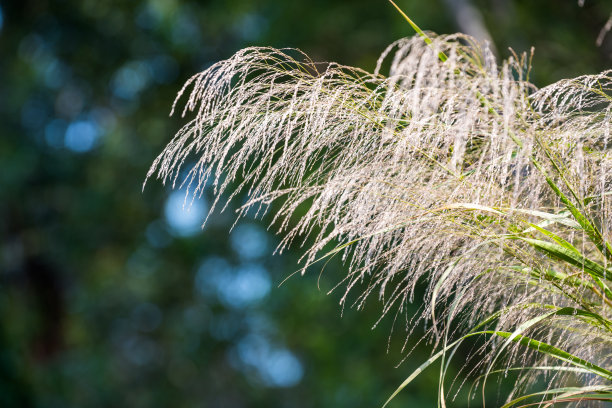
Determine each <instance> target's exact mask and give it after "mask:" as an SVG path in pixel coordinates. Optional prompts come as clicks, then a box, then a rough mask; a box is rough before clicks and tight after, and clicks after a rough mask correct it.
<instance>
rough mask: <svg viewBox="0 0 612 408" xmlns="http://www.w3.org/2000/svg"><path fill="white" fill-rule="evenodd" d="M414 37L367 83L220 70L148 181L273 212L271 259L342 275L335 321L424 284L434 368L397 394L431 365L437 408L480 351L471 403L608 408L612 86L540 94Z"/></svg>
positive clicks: (306, 73)
mask: <svg viewBox="0 0 612 408" xmlns="http://www.w3.org/2000/svg"><path fill="white" fill-rule="evenodd" d="M419 31H420V30H419ZM420 34H421V36H416V37H413V38H405V39H401V40H399V41H396V42H395V43H393V44H391V45H390V46H389V47H388V48H387V49H386V50H385V51H384V52H383V53H382V55H381V57H380V59H379V61H378V64H377V68H376V70H375V71H374V73H369V72H367V71H364V70H361V69H359V68H354V67H349V66H344V65H341V64H337V63H327V64H320V63H315V62H313V61H312V60H310V59H309V58H308V57H307V56H306V55H305V54H304V53H303V52H301V51H299V50H289V49H280V50H279V49H273V48H261V47H251V48H246V49H243V50H241V51H239V52H237V53H236V54H235V55H234V56H232V57H231V58H229V59H228V60H225V61H221V62H218V63H216V64H214V65H213V66H211V67H210V68H209V69H207V70H206V71H204V72H202V73H199V74H197V75H195V76H193V77H192V78H191V79H189V80H188V81H187V83H186V84H185V86H184V87H183V88H182V89H181V91H180V92H179V94H178V96H177V98H176V100H175V102H174V105H173V112H174V111H175V110H177V109H179V106H181V104H182V106H183V107H182V108H180V112H181V115H182V116H187V115H189V117H190V119H189V120H188V122H187V123H186V124H185V125H184V126H183V127H182V128H181V129H180V130H179V131H178V133H177V134H176V135H175V137H174V138H173V139H172V140H171V141H170V142H169V144H168V145H167V146H166V148H165V149H164V150H163V152H162V153H161V154H160V155H159V156H158V157H157V158H156V159H155V161H154V162H153V165H152V166H151V168H150V170H149V173H148V175H147V179H148V178H150V177H157V178H159V179H161V180H162V182H164V183H170V184H172V186H175V185H177V184H182V185H183V186H184V187H186V188H187V190H188V192H189V194H193V195H196V196H197V195H201V194H202V193H203V191H204V188H205V186H208V185H209V186H212V189H213V190H214V194H215V197H216V198H215V201H214V205H213V206H212V207H211V210H210V211H211V213H212V212H213V211H214V210H215V209H216V207H218V206H222V207H223V208H225V206H226V205H227V203H228V202H229V201H230V200H231V199H232V198H234V197H235V196H236V195H237V194H239V193H240V192H243V191H246V192H247V193H248V197H249V199H248V201H247V202H246V203H245V204H244V205H243V206H242V207H241V208H240V210H239V214H238V216H243V215H245V214H246V213H247V211H249V210H251V209H253V208H256V209H257V211H258V213H263V212H265V211H266V210H267V209H268V208H269V207H270V204H272V203H278V210H276V212H275V213H274V214H273V220H272V224H271V227H272V228H274V229H275V230H276V231H277V232H278V233H279V234H281V235H282V236H283V238H282V241H281V243H280V245H279V247H278V249H277V251H278V252H282V251H283V250H284V249H285V248H286V247H288V246H289V245H291V244H292V243H295V242H297V243H298V244H303V243H304V242H306V240H307V239H309V238H310V239H312V242H314V244H312V245H311V246H309V247H307V248H305V249H304V255H303V258H302V262H303V264H302V269H301V271H302V272H305V271H306V269H307V268H308V267H310V266H311V265H313V264H314V263H315V262H317V261H319V260H321V259H325V258H328V257H332V256H341V257H342V259H343V260H344V262H345V264H346V275H345V276H344V278H342V284H343V286H344V288H345V289H344V296H343V297H342V303H343V304H344V303H346V302H348V299H349V298H348V294H349V293H351V292H352V291H353V289H354V288H355V287H359V288H360V290H362V291H361V292H360V293H357V294H356V299H357V300H356V301H355V302H354V303H353V304H354V306H356V307H357V308H361V307H363V305H364V304H365V302H366V300H367V299H369V298H370V297H377V298H378V299H379V300H380V301H381V302H382V303H383V304H384V312H383V314H387V313H391V312H392V311H395V312H400V313H401V312H403V311H404V309H405V306H406V304H407V303H409V302H412V301H413V300H414V299H413V298H414V293H415V287H416V285H417V282H427V291H426V294H425V298H424V299H423V301H424V305H425V306H424V307H423V308H422V309H421V313H420V314H419V315H418V316H415V317H413V318H412V319H411V317H410V316H407V318H406V336H410V335H411V333H412V328H413V327H414V326H415V325H416V324H418V323H425V324H427V327H429V328H430V329H429V331H428V334H427V336H428V338H429V339H431V340H433V341H434V346H435V350H436V351H435V352H434V354H433V355H432V357H431V358H430V359H429V360H427V361H426V362H425V363H424V364H423V366H422V367H421V368H420V369H419V370H417V371H416V372H415V373H413V375H411V376H410V377H408V378H407V379H406V381H405V382H404V384H402V385H401V386H400V387H399V388H398V390H397V391H396V393H397V392H399V391H400V390H401V389H402V388H404V387H405V386H406V385H407V384H408V383H409V382H410V381H411V380H412V379H413V378H414V376H416V375H418V373H420V372H421V371H422V370H423V369H425V368H427V367H428V366H429V365H431V364H432V363H434V362H435V361H437V360H442V364H441V371H440V389H439V403H438V404H439V406H443V407H445V406H446V404H447V402H446V396H447V395H448V394H449V393H451V392H450V390H447V389H446V388H445V382H446V381H445V374H446V368H447V361H448V360H449V358H451V357H452V355H453V354H454V350H455V349H456V348H457V347H458V346H459V345H460V344H461V343H462V342H463V341H465V340H466V339H468V338H471V337H476V336H478V337H481V338H484V339H485V341H484V343H483V345H482V346H481V347H480V348H479V349H478V350H476V351H475V352H474V354H473V357H474V358H475V359H476V360H477V361H478V362H477V364H476V369H475V370H477V371H478V372H479V373H480V375H481V377H480V378H479V380H478V381H477V385H479V386H480V385H481V386H482V387H484V385H485V383H486V379H487V377H488V376H490V375H492V374H494V373H496V372H499V370H501V372H504V371H510V370H512V371H518V372H519V377H518V380H517V382H516V386H515V391H514V392H513V393H512V394H511V395H510V396H508V399H507V401H506V405H505V406H506V407H511V406H518V405H519V404H523V405H522V406H528V405H525V404H528V403H533V404H535V405H537V406H543V407H544V406H552V405H553V404H554V403H556V402H567V403H569V404H573V405H580V406H591V405H593V406H596V404H598V403H600V401H608V402H609V401H612V372H611V371H610V369H612V368H611V367H612V354H611V353H612V322H611V321H610V320H609V319H610V312H611V310H612V291H611V290H610V288H609V285H610V282H611V281H612V266H611V261H612V247H611V245H610V239H611V234H612V228H611V225H612V217H611V215H612V195H611V194H612V191H611V190H610V188H611V187H610V186H612V138H611V136H612V135H611V130H612V70H608V71H605V72H602V73H600V74H596V75H585V76H581V77H578V78H573V79H567V80H562V81H559V82H557V83H554V84H552V85H549V86H547V87H545V88H543V89H539V90H538V89H536V87H535V86H534V85H533V84H531V83H530V82H529V80H528V75H529V69H530V57H529V56H527V55H524V54H523V55H520V56H519V55H514V56H513V57H511V58H509V59H507V60H506V61H504V62H502V63H501V64H498V63H497V62H496V58H495V57H494V55H493V53H492V52H491V51H490V50H489V49H488V48H487V47H486V46H483V45H481V44H479V43H478V42H477V41H476V40H475V39H473V38H471V37H469V36H465V35H461V34H456V35H447V36H435V35H433V34H429V35H427V34H425V33H423V32H420ZM423 36H425V38H426V39H427V41H423ZM441 56H443V57H441ZM387 65H388V66H390V68H389V72H388V74H387V75H383V74H381V71H382V67H383V66H387ZM187 165H189V166H191V167H189V168H188V171H187V177H186V178H185V179H183V178H182V174H183V173H182V172H181V171H182V170H183V168H186V167H188V166H187ZM303 205H308V210H307V211H306V212H305V213H304V214H300V215H299V219H298V221H297V223H291V222H290V219H293V218H294V216H297V215H298V213H296V210H297V209H298V208H301V207H302V206H303ZM330 245H334V248H333V249H332V250H329V249H328V248H329V246H330ZM364 284H365V285H364ZM341 286H342V285H341ZM364 287H365V290H363V288H364ZM466 367H467V366H466ZM541 380H544V381H545V383H546V384H548V387H547V389H546V390H545V391H542V392H539V393H533V391H530V390H531V388H530V387H531V385H533V384H534V383H535V382H537V381H541ZM459 383H460V382H459ZM575 384H579V386H572V387H570V386H569V385H575ZM459 385H460V384H459ZM451 388H452V385H451ZM530 392H531V393H530ZM394 395H395V394H394ZM392 398H393V396H392V397H391V398H390V400H391V399H392ZM534 401H535V402H534ZM388 402H389V401H388ZM601 403H602V404H603V402H601Z"/></svg>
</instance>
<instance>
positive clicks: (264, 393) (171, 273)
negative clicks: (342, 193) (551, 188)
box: [0, 0, 612, 407]
mask: <svg viewBox="0 0 612 408" xmlns="http://www.w3.org/2000/svg"><path fill="white" fill-rule="evenodd" d="M397 3H398V4H399V5H400V7H402V8H403V9H404V10H405V11H406V12H407V13H408V14H409V15H410V16H411V17H412V18H413V19H414V20H416V21H417V22H418V23H419V24H420V25H421V26H422V27H423V28H426V29H429V30H432V31H435V32H438V33H451V32H455V31H458V30H461V31H464V32H466V31H467V32H470V33H472V34H474V35H477V36H479V37H480V38H484V39H486V38H488V39H490V40H491V41H492V45H493V46H494V47H495V48H496V50H497V53H498V55H499V56H500V58H502V57H505V56H507V55H509V52H508V50H507V48H508V47H513V48H514V49H516V50H517V51H519V52H521V51H528V50H529V48H530V47H531V46H535V49H536V50H535V51H536V53H535V58H534V69H533V73H532V78H533V80H534V81H535V83H536V84H537V85H538V86H543V85H546V84H548V83H550V82H553V81H555V80H558V79H561V78H564V77H570V76H577V75H580V74H586V73H594V72H599V71H601V70H603V69H608V68H610V67H611V66H612V64H611V62H612V58H611V54H612V40H611V38H610V37H612V34H608V36H606V37H604V38H603V40H602V41H601V45H599V46H598V45H596V40H597V38H598V36H599V34H600V30H601V29H602V28H603V27H604V26H605V24H606V21H607V20H608V17H609V16H610V14H611V13H612V3H611V2H610V1H609V0H599V1H595V0H592V1H590V0H585V1H584V2H580V1H575V0H541V1H537V2H534V1H530V0H473V1H466V0H429V1H426V2H424V1H417V0H397ZM580 3H584V4H580ZM408 35H412V32H411V30H410V27H409V26H408V25H407V24H406V23H405V22H404V21H403V20H402V18H401V17H400V16H399V15H398V14H397V12H396V11H395V10H394V9H393V8H392V7H391V6H390V5H389V4H388V3H387V2H386V1H384V0H377V1H372V0H351V1H340V0H325V1H323V0H308V1H306V0H295V1H272V0H234V1H228V0H224V1H222V0H208V1H196V0H133V1H125V0H122V1H119V0H78V1H77V0H12V1H6V0H0V322H1V324H0V406H2V407H117V406H120V407H169V406H172V407H379V406H381V404H382V403H383V402H384V400H385V399H386V398H387V397H388V396H389V395H390V394H391V392H392V391H393V390H394V389H395V388H396V387H397V386H398V385H399V384H400V383H401V382H402V380H403V379H404V378H405V377H406V376H407V375H408V374H409V373H410V372H411V371H412V370H413V369H414V368H416V367H417V366H418V365H419V364H420V363H422V362H423V361H424V360H426V359H427V357H428V356H429V353H430V345H428V344H425V343H424V342H421V343H418V344H417V340H418V339H419V333H420V332H421V331H422V328H416V329H415V332H414V338H411V339H409V340H408V341H405V330H404V322H403V319H404V317H403V316H400V317H399V318H398V321H397V322H396V324H395V328H394V329H393V323H394V321H393V320H394V319H393V315H391V316H390V317H389V318H386V319H383V320H382V321H381V322H380V323H377V322H378V317H379V313H380V309H379V305H377V304H376V302H370V304H369V305H368V306H367V307H366V310H365V311H356V310H353V309H346V310H344V311H343V312H342V311H341V310H340V308H339V306H338V301H339V298H340V295H341V292H338V293H336V292H334V293H332V294H331V295H327V292H328V291H329V290H330V289H331V288H332V287H333V286H334V285H335V284H336V283H337V282H338V280H339V279H340V278H341V277H342V275H343V267H342V265H339V264H337V263H333V262H332V263H330V264H328V265H327V267H326V268H325V270H324V271H322V269H321V267H314V268H312V269H311V271H310V273H308V274H307V275H306V276H304V277H299V276H296V277H292V278H290V279H288V280H287V281H286V282H285V283H284V284H283V285H281V286H280V287H279V284H280V283H281V282H282V281H283V280H284V279H285V278H286V277H288V276H289V275H291V274H292V273H293V272H294V271H295V270H296V269H297V267H296V262H297V258H298V257H299V254H300V250H299V248H297V249H296V250H295V251H294V252H288V253H286V254H283V255H282V256H271V253H272V252H273V250H274V247H275V245H276V243H277V242H278V238H277V237H275V236H274V235H273V234H271V233H270V232H268V231H267V230H266V228H265V225H266V224H265V222H266V218H265V217H264V219H263V221H262V220H254V219H252V218H246V219H242V220H240V221H239V222H238V223H237V226H236V227H235V228H234V229H233V230H232V231H231V233H230V227H231V224H232V223H233V221H234V212H233V209H235V206H234V207H230V208H229V209H228V210H227V211H225V212H224V213H218V212H215V213H214V214H212V215H211V217H210V219H209V222H208V223H207V224H206V227H205V228H204V229H201V228H200V225H201V223H202V220H203V218H204V217H205V215H206V213H207V210H208V208H209V205H210V203H211V195H210V193H211V192H210V191H208V192H207V194H209V195H207V196H206V197H203V199H201V200H196V201H195V202H194V203H193V205H192V206H191V208H190V209H189V210H188V211H186V210H184V208H183V202H184V196H183V192H181V191H172V190H171V189H170V188H167V187H164V186H162V185H160V184H159V183H157V182H156V181H150V182H149V183H148V184H147V186H146V188H145V189H144V192H143V191H142V183H143V180H144V178H145V175H146V172H147V169H148V166H149V165H150V163H151V162H152V160H153V159H154V158H155V156H156V155H157V153H158V152H160V151H161V149H162V147H163V146H164V145H165V143H166V142H167V141H168V140H169V139H170V137H171V136H172V135H173V134H174V132H175V131H176V130H177V129H178V128H179V127H180V123H181V120H180V118H169V117H168V112H169V109H170V106H171V103H172V101H173V98H174V95H175V93H176V92H177V90H178V89H180V87H181V85H182V83H183V82H184V81H185V80H186V79H187V78H189V77H190V76H191V75H192V74H194V73H196V72H198V71H201V70H203V69H205V68H206V67H208V66H210V65H211V64H212V63H214V62H215V61H218V60H220V59H223V58H227V57H229V56H230V55H232V54H233V53H234V52H236V51H237V50H238V49H240V48H242V47H245V46H251V45H271V46H276V47H299V48H301V49H302V50H304V51H305V52H307V53H308V54H309V55H310V56H311V57H312V58H313V59H314V60H322V61H331V60H333V61H338V62H341V63H344V64H350V65H357V66H359V67H362V68H364V69H368V70H371V69H373V68H374V66H375V62H376V58H377V56H378V53H379V52H380V51H382V50H383V49H384V47H385V46H386V45H387V44H388V43H391V42H392V41H394V40H396V39H397V38H400V37H403V36H408ZM241 199H242V198H238V200H237V201H236V203H235V204H236V205H237V204H239V203H240V200H241ZM321 272H322V273H321ZM418 307H419V300H418V296H417V299H416V300H415V304H414V305H412V306H409V307H408V312H409V313H411V312H414V311H416V310H417V309H418ZM375 325H376V326H377V327H376V328H375V329H372V327H373V326H375ZM392 331H393V334H392V335H391V336H390V333H391V332H392ZM409 350H413V351H412V354H411V355H410V357H409V358H408V359H407V360H406V361H404V362H403V363H402V364H401V365H399V367H398V368H395V366H396V365H397V364H398V363H400V362H401V361H402V359H403V358H404V357H405V356H406V352H407V351H409ZM461 360H462V358H461V357H458V363H461V362H462V361H461ZM451 370H455V368H453V367H451ZM437 376H438V373H437V371H436V369H431V370H430V371H426V372H425V373H423V374H422V375H421V376H420V377H419V378H418V379H417V381H416V382H414V383H413V384H412V385H411V386H410V387H408V388H407V389H406V390H405V391H404V392H402V393H401V394H400V395H399V396H398V398H397V399H396V400H395V402H394V404H393V406H394V407H402V406H403V407H429V406H435V401H436V383H437ZM463 378H464V376H462V377H461V380H462V379H463ZM491 388H492V389H493V390H492V392H491V393H490V395H488V397H487V398H490V399H491V400H492V401H495V398H496V395H497V394H496V392H495V386H492V387H491ZM464 394H465V390H464V392H462V393H460V394H459V396H458V399H457V401H456V406H459V407H463V406H467V403H468V401H467V400H466V398H465V395H464ZM480 404H481V403H480V402H479V400H475V401H473V402H472V406H479V405H480ZM493 406H495V403H494V402H493Z"/></svg>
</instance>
